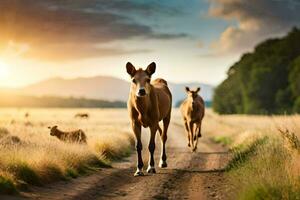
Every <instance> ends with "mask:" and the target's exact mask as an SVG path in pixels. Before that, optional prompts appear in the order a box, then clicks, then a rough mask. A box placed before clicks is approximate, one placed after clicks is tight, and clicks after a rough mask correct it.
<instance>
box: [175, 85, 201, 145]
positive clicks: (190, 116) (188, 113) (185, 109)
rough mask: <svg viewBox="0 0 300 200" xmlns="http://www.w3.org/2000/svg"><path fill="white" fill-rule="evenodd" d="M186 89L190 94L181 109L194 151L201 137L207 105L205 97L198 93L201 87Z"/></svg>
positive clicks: (189, 143) (189, 141) (189, 142)
mask: <svg viewBox="0 0 300 200" xmlns="http://www.w3.org/2000/svg"><path fill="white" fill-rule="evenodd" d="M185 89H186V92H187V94H188V96H187V98H186V99H185V100H184V101H183V102H182V104H181V106H180V110H181V114H182V117H183V121H184V126H185V130H186V132H187V135H188V146H189V147H191V149H192V151H196V149H197V145H198V138H199V137H201V124H202V119H203V117H204V112H205V106H204V101H203V99H202V98H201V97H200V96H199V95H198V92H199V91H200V88H197V89H196V90H194V91H192V90H190V89H189V88H188V87H186V88H185ZM194 132H195V133H194Z"/></svg>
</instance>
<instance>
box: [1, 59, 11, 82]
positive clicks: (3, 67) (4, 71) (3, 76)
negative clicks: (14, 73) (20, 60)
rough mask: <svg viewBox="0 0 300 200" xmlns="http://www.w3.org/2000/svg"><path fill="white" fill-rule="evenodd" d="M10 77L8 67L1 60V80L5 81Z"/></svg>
mask: <svg viewBox="0 0 300 200" xmlns="http://www.w3.org/2000/svg"><path fill="white" fill-rule="evenodd" d="M8 75H9V68H8V65H7V64H6V63H5V62H3V61H2V60H0V79H1V80H5V79H6V78H7V77H8Z"/></svg>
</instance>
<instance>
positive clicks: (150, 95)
mask: <svg viewBox="0 0 300 200" xmlns="http://www.w3.org/2000/svg"><path fill="white" fill-rule="evenodd" d="M126 69H127V73H128V74H129V75H130V77H131V89H130V94H129V99H128V103H127V107H128V111H129V115H130V119H131V125H132V129H133V132H134V135H135V138H136V151H137V156H138V163H137V171H136V173H135V174H134V175H135V176H142V175H144V174H143V166H144V163H143V159H142V141H141V127H142V126H143V127H144V128H147V127H149V128H150V132H151V136H150V142H149V152H150V159H149V167H148V169H147V172H148V173H156V170H155V167H154V150H155V135H156V132H157V131H159V133H160V136H161V142H162V153H161V159H160V163H159V166H160V167H161V168H165V167H167V156H166V141H167V131H168V127H169V123H170V118H171V108H172V95H171V92H170V90H169V88H168V84H167V81H165V80H163V79H155V80H154V81H152V82H151V76H152V74H154V72H155V69H156V64H155V63H154V62H153V63H151V64H150V65H149V66H148V67H147V69H146V70H143V69H141V68H140V69H136V68H135V67H134V66H133V65H132V64H131V63H129V62H128V63H127V64H126ZM160 121H163V125H164V127H163V130H161V128H160V127H159V122H160Z"/></svg>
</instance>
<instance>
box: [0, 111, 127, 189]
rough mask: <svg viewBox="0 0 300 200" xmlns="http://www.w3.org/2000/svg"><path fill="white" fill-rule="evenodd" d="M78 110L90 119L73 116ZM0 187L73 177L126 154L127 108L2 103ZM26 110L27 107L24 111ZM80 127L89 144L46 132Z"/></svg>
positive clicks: (20, 186)
mask: <svg viewBox="0 0 300 200" xmlns="http://www.w3.org/2000/svg"><path fill="white" fill-rule="evenodd" d="M78 112H86V113H89V114H90V116H91V117H90V118H89V119H78V118H77V119H75V118H74V115H75V114H76V113H78ZM0 113H1V115H0V127H1V128H0V192H1V193H14V192H16V190H15V187H19V188H22V187H26V185H27V184H33V185H42V184H44V183H49V182H52V181H56V180H61V179H67V178H70V177H77V176H78V175H80V174H84V173H87V172H89V171H90V170H94V169H96V168H98V167H105V166H108V164H109V162H110V161H111V160H112V159H119V158H121V157H123V156H127V155H128V154H129V151H130V149H131V146H132V139H131V134H130V129H129V123H128V117H127V112H126V111H125V110H117V109H113V110H100V109H91V110H84V109H82V110H81V109H1V110H0ZM25 113H30V115H29V116H28V117H25ZM52 125H58V127H59V128H60V129H62V130H67V131H68V130H74V129H78V128H80V129H82V130H84V131H85V133H86V135H87V142H88V145H81V144H70V143H64V142H61V141H59V140H58V139H57V138H55V137H52V136H50V134H49V133H50V132H49V130H48V129H47V127H48V126H52Z"/></svg>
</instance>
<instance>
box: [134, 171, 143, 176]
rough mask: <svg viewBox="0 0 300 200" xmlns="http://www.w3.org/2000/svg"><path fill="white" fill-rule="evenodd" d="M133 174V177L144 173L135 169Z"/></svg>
mask: <svg viewBox="0 0 300 200" xmlns="http://www.w3.org/2000/svg"><path fill="white" fill-rule="evenodd" d="M134 176H135V177H138V176H144V173H143V172H142V171H140V170H137V171H136V172H135V173H134Z"/></svg>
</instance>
